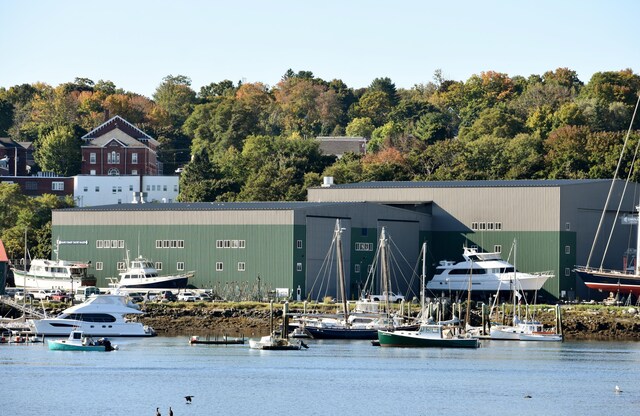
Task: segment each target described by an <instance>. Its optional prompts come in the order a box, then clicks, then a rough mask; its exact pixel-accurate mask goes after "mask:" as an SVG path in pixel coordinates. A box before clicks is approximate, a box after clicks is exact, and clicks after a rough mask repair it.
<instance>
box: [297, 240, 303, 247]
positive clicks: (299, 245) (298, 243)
mask: <svg viewBox="0 0 640 416" xmlns="http://www.w3.org/2000/svg"><path fill="white" fill-rule="evenodd" d="M296 248H302V240H296Z"/></svg>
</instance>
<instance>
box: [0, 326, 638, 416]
mask: <svg viewBox="0 0 640 416" xmlns="http://www.w3.org/2000/svg"><path fill="white" fill-rule="evenodd" d="M187 341H188V337H186V336H183V337H155V338H150V339H114V343H116V344H118V345H119V346H120V350H119V351H114V352H109V353H101V352H71V351H69V352H67V351H49V350H48V348H47V347H46V346H45V345H42V344H34V345H29V346H24V345H0V371H1V374H2V384H1V387H0V389H1V390H0V391H1V394H0V415H24V416H27V415H38V416H42V415H150V416H153V415H155V409H156V407H160V411H161V413H162V414H163V415H165V416H166V415H168V409H169V406H171V407H172V408H173V411H174V415H175V416H182V415H216V414H226V415H234V416H243V415H251V416H255V415H256V414H257V413H260V414H281V415H337V414H341V415H373V414H375V415H474V416H478V415H506V414H511V415H518V416H522V415H545V414H549V415H554V416H558V415H616V416H620V415H638V414H640V383H639V382H638V378H639V377H638V376H639V374H640V344H639V343H634V342H605V341H589V342H586V341H580V342H564V343H523V342H498V341H492V342H490V341H484V342H483V345H482V347H481V348H479V349H477V350H451V349H395V348H380V347H373V346H371V344H370V343H369V342H368V341H320V340H309V341H307V343H308V344H309V349H308V350H301V351H257V350H251V349H249V347H248V344H245V345H232V346H207V345H196V346H189V345H188V343H187ZM616 385H619V386H620V388H621V389H622V390H623V392H622V393H619V394H616V393H614V387H615V386H616ZM185 395H193V396H194V398H193V403H192V404H186V403H185V400H184V396H185ZM525 396H531V397H530V398H525Z"/></svg>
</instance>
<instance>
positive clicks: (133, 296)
mask: <svg viewBox="0 0 640 416" xmlns="http://www.w3.org/2000/svg"><path fill="white" fill-rule="evenodd" d="M129 299H130V300H131V302H133V303H138V302H143V301H144V295H143V294H142V293H138V292H131V293H129Z"/></svg>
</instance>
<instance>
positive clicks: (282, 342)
mask: <svg viewBox="0 0 640 416" xmlns="http://www.w3.org/2000/svg"><path fill="white" fill-rule="evenodd" d="M303 347H304V348H308V346H307V344H305V343H304V342H302V341H301V340H299V339H293V340H292V339H288V338H283V337H281V336H278V335H277V334H274V333H272V334H271V335H265V336H263V337H261V338H260V339H259V340H254V339H250V340H249V348H252V349H256V350H274V351H286V350H299V349H301V348H303Z"/></svg>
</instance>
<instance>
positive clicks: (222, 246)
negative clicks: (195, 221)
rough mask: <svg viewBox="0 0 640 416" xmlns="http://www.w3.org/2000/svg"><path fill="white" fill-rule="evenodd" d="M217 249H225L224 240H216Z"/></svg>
mask: <svg viewBox="0 0 640 416" xmlns="http://www.w3.org/2000/svg"><path fill="white" fill-rule="evenodd" d="M216 248H224V244H223V242H222V240H216Z"/></svg>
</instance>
